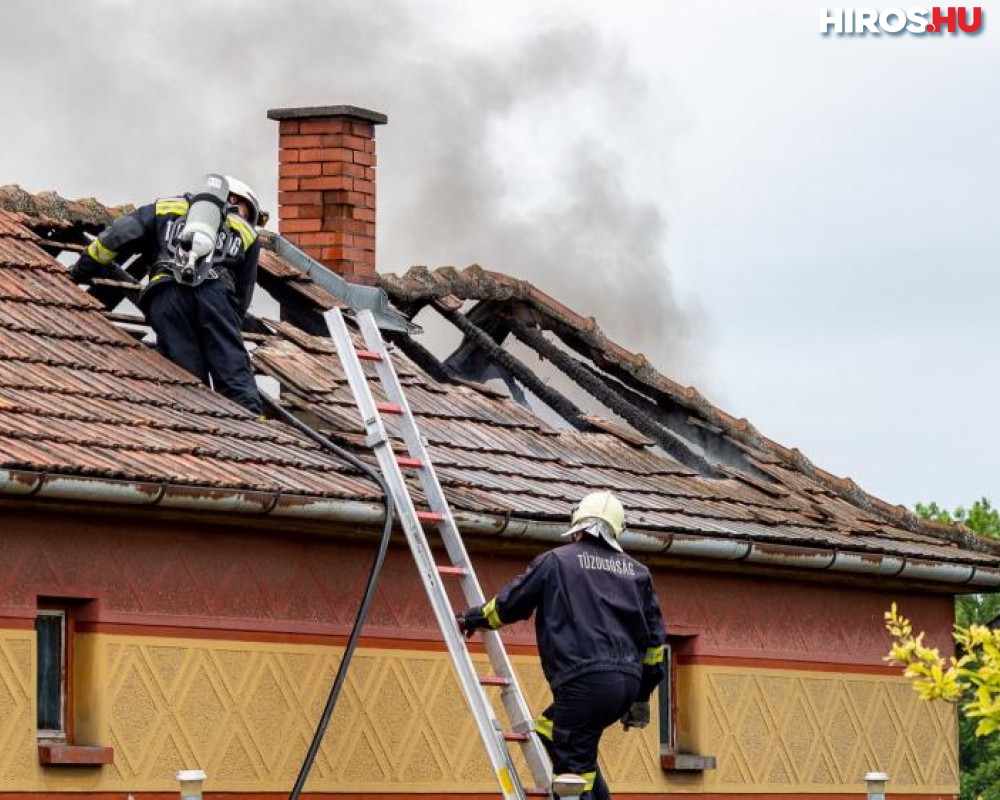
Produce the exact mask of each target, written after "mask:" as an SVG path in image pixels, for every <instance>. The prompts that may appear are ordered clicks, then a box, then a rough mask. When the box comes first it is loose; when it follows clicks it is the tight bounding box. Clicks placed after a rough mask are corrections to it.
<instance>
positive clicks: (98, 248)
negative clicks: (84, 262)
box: [87, 239, 118, 264]
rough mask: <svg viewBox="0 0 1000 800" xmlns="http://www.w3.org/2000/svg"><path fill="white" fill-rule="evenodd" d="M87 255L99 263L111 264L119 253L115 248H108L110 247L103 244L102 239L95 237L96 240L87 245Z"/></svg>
mask: <svg viewBox="0 0 1000 800" xmlns="http://www.w3.org/2000/svg"><path fill="white" fill-rule="evenodd" d="M87 255H88V256H90V257H91V258H92V259H94V261H96V262H97V263H98V264H110V263H111V262H112V261H114V260H115V256H116V255H118V253H117V251H115V250H108V248H106V247H105V246H104V245H103V244H101V240H100V239H94V241H92V242H91V243H90V244H89V245H87Z"/></svg>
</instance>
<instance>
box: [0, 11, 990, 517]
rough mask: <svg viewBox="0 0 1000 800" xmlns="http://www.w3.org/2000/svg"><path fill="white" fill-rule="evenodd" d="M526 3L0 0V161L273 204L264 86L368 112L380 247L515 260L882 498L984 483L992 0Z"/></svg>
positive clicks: (445, 260)
mask: <svg viewBox="0 0 1000 800" xmlns="http://www.w3.org/2000/svg"><path fill="white" fill-rule="evenodd" d="M540 5H542V4H538V3H528V2H521V1H518V2H506V3H503V4H491V5H487V4H481V3H468V2H460V0H441V1H440V2H423V3H420V4H415V3H402V2H398V3H397V2H385V1H384V0H383V1H382V2H378V3H365V2H351V3H347V2H340V1H339V0H338V1H337V2H330V1H329V0H322V1H321V0H314V1H307V0H282V2H263V1H261V2H235V1H232V2H214V3H190V2H174V3H169V4H168V3H155V2H142V3H138V2H126V1H125V0H119V1H118V2H96V0H89V1H87V2H83V1H81V2H74V3H70V2H51V3H39V2H36V1H33V2H26V1H24V0H15V2H7V3H5V4H4V7H3V11H2V13H3V16H4V19H3V24H2V25H0V53H2V55H0V58H2V59H3V61H4V66H5V75H6V76H7V79H6V81H5V83H4V85H3V88H2V89H0V92H2V94H3V101H4V102H3V104H2V108H3V111H0V124H2V128H0V130H2V131H3V141H4V145H5V146H4V147H3V148H2V149H0V183H20V184H21V185H23V186H24V187H25V188H27V189H28V190H29V191H41V190H44V189H51V188H54V189H57V190H58V191H60V193H62V194H65V195H67V196H71V197H75V196H81V195H94V196H97V197H98V198H99V199H101V200H102V201H105V202H109V203H116V202H125V201H129V202H142V201H145V200H147V199H149V198H150V197H152V196H155V195H158V194H164V193H168V192H174V191H176V190H177V189H178V188H179V186H178V184H179V183H181V182H183V181H187V180H192V179H194V178H195V177H197V175H198V174H199V173H201V172H203V171H208V170H219V169H222V170H225V171H230V172H233V173H236V174H239V175H241V176H245V177H246V178H247V179H248V180H251V181H253V182H255V183H257V185H258V186H259V187H260V188H261V189H262V192H263V194H264V195H265V196H266V197H267V198H268V204H269V205H271V206H272V207H273V199H274V189H275V184H276V153H275V148H276V140H277V132H276V125H275V123H273V122H270V121H268V120H267V119H266V118H265V116H264V112H265V110H266V109H267V108H269V107H275V106H288V105H300V104H301V105H305V104H309V105H313V104H329V103H353V104H356V105H362V106H367V107H369V108H373V109H376V110H378V111H383V112H385V113H387V114H388V115H389V118H390V121H389V124H388V125H387V126H385V127H384V128H380V129H379V133H378V148H379V213H380V216H379V261H380V268H381V269H383V270H387V271H400V270H402V269H405V268H406V267H407V266H409V265H411V264H415V263H424V264H428V265H430V266H438V265H442V264H451V265H455V266H464V265H466V264H468V263H471V262H473V261H476V262H479V263H481V264H483V265H484V266H487V267H493V268H496V269H500V270H503V271H505V272H509V273H511V274H515V275H519V276H524V277H528V278H530V279H531V280H533V281H535V282H536V283H538V284H539V285H540V286H542V287H543V288H545V289H547V290H549V291H550V292H551V293H552V294H554V295H556V296H558V297H560V298H561V299H564V300H567V301H568V302H570V303H571V304H572V305H574V306H576V307H577V308H578V309H579V310H581V311H583V312H585V313H589V314H593V315H594V316H596V317H597V318H598V319H599V320H601V322H602V324H603V325H604V326H605V327H606V328H607V329H610V330H611V331H613V332H614V333H615V334H616V335H617V336H618V337H619V338H620V339H621V340H622V341H623V343H625V344H626V345H628V346H630V347H633V348H635V349H639V350H643V351H644V352H646V353H648V354H649V355H650V356H651V357H652V358H653V359H654V360H655V361H656V362H657V363H658V364H659V365H661V366H662V367H663V369H664V371H666V372H668V373H669V374H671V375H672V376H673V377H675V378H676V379H678V380H681V381H682V382H686V383H693V384H695V385H697V386H698V387H699V388H700V389H701V390H702V391H703V393H705V394H706V395H707V396H708V397H709V398H710V399H712V400H713V401H715V402H716V403H717V404H719V405H720V406H722V407H723V408H725V409H726V410H727V411H729V412H731V413H734V414H736V415H738V416H745V417H747V418H748V419H750V420H751V422H753V423H754V424H755V425H756V426H757V427H758V428H759V429H760V430H761V431H762V432H763V433H764V434H766V435H768V436H771V437H772V438H774V439H776V440H778V441H780V442H782V443H783V444H786V445H789V446H797V447H799V448H800V449H801V450H802V451H803V452H804V453H805V454H806V455H807V456H809V457H810V458H811V459H812V460H813V461H814V462H815V463H816V464H818V465H819V466H822V467H824V468H826V469H829V470H831V471H833V472H835V473H837V474H842V475H845V474H846V475H850V476H851V477H853V478H854V479H855V480H857V481H858V482H859V483H861V485H862V486H864V487H865V488H866V489H868V490H869V491H872V492H874V493H876V494H878V495H880V496H882V497H884V498H885V499H887V500H891V501H894V502H902V503H907V504H912V503H913V502H914V501H915V500H918V499H938V500H939V501H941V502H943V503H945V504H947V505H955V504H958V503H963V502H965V503H967V502H971V501H972V500H974V499H976V498H977V497H979V496H980V495H983V494H986V495H992V496H996V495H997V494H998V492H997V484H998V479H1000V474H998V473H1000V468H998V467H997V466H996V459H995V458H994V455H993V454H994V452H995V451H996V450H997V449H998V445H1000V433H998V427H997V426H996V425H993V424H992V419H991V416H992V415H991V413H990V412H991V411H992V410H993V407H994V402H993V395H994V394H995V393H996V391H997V390H998V389H1000V380H998V378H997V377H996V369H995V367H994V363H993V362H994V355H995V349H996V345H995V342H996V340H997V333H998V328H1000V323H998V322H997V321H996V318H997V317H996V314H995V313H993V312H994V306H995V304H996V297H997V289H998V288H1000V286H998V284H1000V278H998V277H997V271H996V269H995V268H994V264H995V261H996V255H995V254H996V253H997V252H998V251H1000V233H998V232H997V226H996V225H995V223H994V221H995V220H997V219H998V216H1000V215H998V211H1000V207H998V206H1000V200H998V199H997V197H998V195H997V188H996V187H998V186H1000V150H998V148H1000V145H998V144H997V142H998V141H1000V112H998V110H997V104H996V102H995V98H996V97H997V96H998V94H1000V93H998V89H1000V85H998V84H1000V47H998V46H997V42H996V36H997V34H996V32H995V30H994V28H993V25H995V24H998V23H995V22H994V20H993V16H994V15H995V14H998V13H1000V3H991V4H984V6H983V7H984V16H985V19H986V26H985V30H984V32H983V33H982V34H980V35H979V36H976V37H954V38H951V39H949V38H948V37H947V36H945V37H936V38H933V39H931V38H929V37H915V36H898V37H889V36H882V37H871V36H867V37H855V38H847V37H841V38H838V37H822V36H820V35H819V33H818V30H817V20H818V16H819V8H820V4H819V3H817V4H815V5H810V4H803V3H802V2H801V0H795V1H794V2H792V0H774V1H773V2H772V1H771V0H763V1H762V2H756V3H752V4H748V3H737V2H731V1H730V0H726V1H725V2H719V3H715V4H713V5H712V7H711V11H709V10H708V8H707V7H705V6H704V5H700V4H680V3H676V2H651V1H649V2H642V3H639V2H628V1H626V2H617V3H613V4H607V3H603V4H599V3H596V2H573V3H571V2H568V1H564V0H560V1H559V2H548V3H546V4H544V7H543V8H541V9H539V8H538V6H540ZM206 7H207V8H206Z"/></svg>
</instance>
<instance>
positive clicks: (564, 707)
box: [536, 672, 639, 800]
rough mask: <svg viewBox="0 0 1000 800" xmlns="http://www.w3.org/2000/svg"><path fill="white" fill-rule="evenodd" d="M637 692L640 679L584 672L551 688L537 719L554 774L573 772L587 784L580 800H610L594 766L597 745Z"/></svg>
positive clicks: (607, 673)
mask: <svg viewBox="0 0 1000 800" xmlns="http://www.w3.org/2000/svg"><path fill="white" fill-rule="evenodd" d="M638 693H639V679H638V678H636V677H633V676H632V675H626V674H625V673H623V672H588V673H586V674H584V675H581V676H580V677H578V678H573V679H572V680H570V681H568V682H566V683H564V684H562V685H561V686H559V687H558V688H557V689H555V690H554V691H553V693H552V700H553V702H552V705H550V706H549V707H548V708H547V709H545V711H543V712H542V715H541V717H539V719H538V720H536V728H537V729H538V733H539V734H540V735H541V739H542V743H543V744H544V745H545V749H546V750H548V751H549V757H550V758H551V759H552V768H553V771H554V772H555V774H556V775H559V774H561V773H564V772H573V773H576V774H577V775H580V776H582V777H583V778H584V779H585V780H586V781H587V782H588V784H592V788H591V789H590V790H589V791H587V792H585V793H584V794H583V795H581V797H582V798H589V800H610V797H611V793H610V792H609V791H608V784H607V783H606V782H605V780H604V778H603V776H602V775H601V771H600V770H599V769H598V767H597V746H598V744H600V741H601V734H603V733H604V729H605V728H607V727H608V726H609V725H611V724H613V723H614V722H616V721H618V720H619V719H620V718H621V717H622V715H624V714H625V712H626V711H628V709H629V706H631V705H632V703H634V702H635V698H636V695H637V694H638Z"/></svg>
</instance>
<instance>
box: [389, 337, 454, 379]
mask: <svg viewBox="0 0 1000 800" xmlns="http://www.w3.org/2000/svg"><path fill="white" fill-rule="evenodd" d="M385 336H386V338H388V339H389V341H391V342H392V343H393V344H394V345H396V346H397V347H398V348H399V349H400V350H402V351H403V353H404V354H405V355H406V356H407V358H409V359H410V360H411V361H412V362H413V363H414V364H416V365H417V366H418V367H420V369H422V370H423V371H424V372H426V373H427V374H428V375H430V376H431V377H432V378H433V379H434V380H436V381H440V382H441V383H445V382H447V381H450V380H451V378H452V371H451V370H450V369H449V368H448V367H447V366H445V365H444V364H443V363H442V362H441V361H440V360H439V359H438V357H437V356H436V355H434V354H433V353H432V352H431V351H430V350H428V349H427V348H426V347H424V346H423V345H422V344H420V342H418V341H416V340H414V339H413V338H412V337H411V336H409V335H408V334H405V333H394V332H389V331H386V332H385Z"/></svg>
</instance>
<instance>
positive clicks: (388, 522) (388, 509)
mask: <svg viewBox="0 0 1000 800" xmlns="http://www.w3.org/2000/svg"><path fill="white" fill-rule="evenodd" d="M260 395H261V400H262V401H263V402H264V405H265V406H267V409H268V410H269V411H270V412H272V413H273V414H274V415H275V416H277V417H279V418H280V419H281V420H282V421H284V422H287V423H288V424H289V425H291V426H292V427H293V428H295V429H296V430H298V431H300V432H301V433H303V434H305V435H306V436H308V437H309V438H310V439H312V440H313V441H314V442H316V444H318V445H320V446H321V447H324V448H326V449H327V450H329V451H331V452H332V453H335V454H336V455H338V456H339V457H340V458H342V459H344V461H346V462H347V463H348V464H350V465H351V466H353V467H356V468H357V469H359V470H360V471H361V472H363V473H364V474H365V475H367V476H368V477H369V478H371V479H372V480H373V481H374V482H375V483H376V484H378V487H379V489H381V490H382V494H383V495H384V496H385V522H384V523H383V524H382V540H381V541H380V542H379V547H378V554H377V555H376V556H375V562H374V563H373V564H372V569H371V573H370V574H369V575H368V585H367V586H365V593H364V595H363V597H362V599H361V607H360V608H359V609H358V615H357V617H355V618H354V627H353V628H351V635H350V636H348V637H347V646H346V647H345V648H344V656H343V658H342V659H341V660H340V667H339V668H338V669H337V676H336V678H334V680H333V686H332V687H331V688H330V696H329V697H327V699H326V707H325V708H324V709H323V714H322V715H321V716H320V718H319V724H318V725H317V726H316V733H315V734H314V735H313V740H312V743H311V744H310V745H309V751H308V752H307V753H306V757H305V760H304V761H303V762H302V768H301V769H300V770H299V777H298V778H296V779H295V786H294V788H293V789H292V793H291V794H290V795H288V798H289V800H298V798H299V795H300V794H302V787H303V786H305V783H306V779H307V778H308V777H309V772H310V770H312V766H313V762H314V761H315V760H316V754H317V753H319V748H320V745H321V744H322V743H323V735H324V734H325V733H326V729H327V726H328V725H329V724H330V718H331V717H332V716H333V709H334V707H336V705H337V698H338V697H339V696H340V690H341V688H342V687H343V685H344V680H345V679H346V678H347V668H348V666H349V665H350V663H351V657H352V656H353V655H354V650H355V648H356V647H357V645H358V639H359V638H360V636H361V628H362V626H363V625H364V623H365V617H367V616H368V608H369V607H370V606H371V603H372V598H374V596H375V584H376V582H377V581H378V575H379V572H381V571H382V562H383V561H385V553H386V550H388V549H389V537H390V535H391V534H392V521H393V516H394V508H393V503H392V495H390V494H389V487H388V486H387V485H386V483H385V479H384V478H383V477H382V476H381V475H380V474H379V473H378V472H377V471H376V470H375V469H373V468H372V467H370V466H369V465H368V464H366V463H365V462H364V461H362V460H361V459H360V458H358V457H357V456H355V455H354V454H353V453H351V452H348V451H347V450H345V449H344V448H343V447H340V446H339V445H336V444H334V443H333V442H331V441H330V440H329V439H327V438H326V437H325V436H323V435H322V434H320V433H317V432H316V431H314V430H313V429H312V428H310V427H309V426H308V425H306V424H305V423H304V422H302V421H300V420H299V419H298V418H296V417H295V416H293V415H292V414H291V413H289V412H288V411H286V410H285V409H284V408H282V407H281V406H280V405H278V403H277V401H276V400H273V399H272V398H270V397H268V396H267V395H266V394H264V393H263V392H261V393H260Z"/></svg>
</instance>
